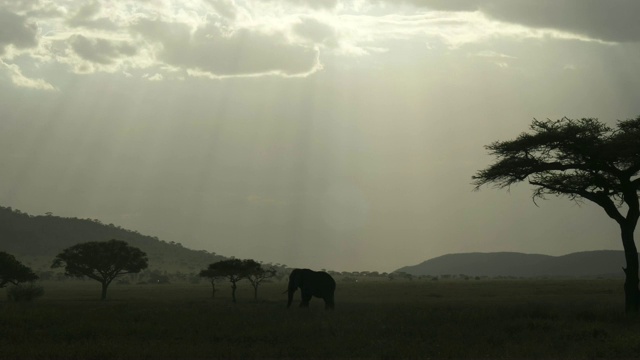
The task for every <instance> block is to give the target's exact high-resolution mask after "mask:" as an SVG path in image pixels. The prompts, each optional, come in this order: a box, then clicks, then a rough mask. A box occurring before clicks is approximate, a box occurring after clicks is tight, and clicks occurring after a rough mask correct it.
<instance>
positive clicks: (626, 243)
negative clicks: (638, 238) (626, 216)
mask: <svg viewBox="0 0 640 360" xmlns="http://www.w3.org/2000/svg"><path fill="white" fill-rule="evenodd" d="M620 228H621V230H622V246H623V247H624V257H625V260H626V262H627V267H626V268H622V270H624V274H625V281H624V296H625V298H624V300H625V312H626V313H627V314H637V313H638V310H639V307H640V289H639V288H638V283H639V282H640V281H639V279H638V271H639V270H640V269H639V267H638V249H637V248H636V243H635V241H634V239H633V232H634V230H635V224H633V225H629V224H621V225H620Z"/></svg>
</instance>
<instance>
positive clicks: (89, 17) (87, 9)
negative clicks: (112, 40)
mask: <svg viewBox="0 0 640 360" xmlns="http://www.w3.org/2000/svg"><path fill="white" fill-rule="evenodd" d="M101 10H102V6H101V5H100V3H99V2H97V1H94V2H91V3H89V4H87V5H85V6H83V7H81V8H80V9H79V10H78V12H77V13H76V14H75V15H74V16H73V17H72V18H70V19H69V20H68V21H67V23H68V24H69V25H70V26H72V27H85V28H90V29H105V30H116V29H117V26H116V24H114V23H113V22H112V21H111V20H110V19H109V18H107V17H104V16H103V17H99V15H100V13H101Z"/></svg>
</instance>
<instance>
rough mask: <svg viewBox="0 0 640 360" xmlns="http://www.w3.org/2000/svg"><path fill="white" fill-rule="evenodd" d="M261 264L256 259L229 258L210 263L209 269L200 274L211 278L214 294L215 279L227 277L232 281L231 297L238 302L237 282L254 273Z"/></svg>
mask: <svg viewBox="0 0 640 360" xmlns="http://www.w3.org/2000/svg"><path fill="white" fill-rule="evenodd" d="M256 265H257V266H258V267H259V266H260V264H258V263H257V262H255V261H254V260H240V259H229V260H223V261H218V262H215V263H212V264H209V266H208V267H207V269H205V270H202V271H200V276H202V277H207V278H209V279H210V280H211V285H212V286H213V294H215V283H214V281H215V279H217V278H226V279H227V280H229V282H231V299H232V300H233V302H234V303H235V302H236V289H237V287H238V286H237V285H236V283H237V282H238V281H240V280H242V279H246V278H248V277H249V275H250V274H252V273H253V272H254V270H255V268H256Z"/></svg>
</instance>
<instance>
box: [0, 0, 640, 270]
mask: <svg viewBox="0 0 640 360" xmlns="http://www.w3.org/2000/svg"><path fill="white" fill-rule="evenodd" d="M637 14H640V2H638V1H633V0H628V1H624V0H612V1H597V0H565V1H552V0H546V1H540V0H489V1H474V0H468V1H466V0H458V1H444V0H422V1H420V0H413V1H411V0H406V1H391V0H388V1H385V0H376V1H374V0H371V1H364V0H353V1H342V0H326V1H319V0H262V1H243V0H220V1H215V0H193V1H184V0H181V1H177V0H175V1H174V0H157V1H156V0H146V1H143V0H119V1H94V2H89V1H70V0H69V1H65V0H54V1H50V0H22V1H15V0H4V1H3V0H0V175H1V177H0V205H3V206H11V207H14V208H16V209H20V210H22V211H25V212H29V213H32V214H44V213H45V212H52V213H53V214H54V215H58V216H68V217H80V218H96V219H100V220H101V221H103V222H105V223H114V224H117V225H120V226H122V227H125V228H128V229H132V230H138V231H140V232H141V233H143V234H148V235H154V236H158V237H159V238H161V239H163V240H166V241H176V242H180V243H182V244H183V245H184V246H186V247H189V248H193V249H206V250H208V251H215V252H216V253H218V254H221V255H225V256H236V257H239V258H253V259H257V260H261V261H265V262H277V263H285V264H287V265H289V266H293V267H309V268H316V269H320V268H326V269H332V270H378V271H392V270H395V269H397V268H399V267H401V266H405V265H413V264H416V263H419V262H421V261H424V260H426V259H429V258H433V257H436V256H439V255H443V254H448V253H456V252H475V251H481V252H490V251H518V252H527V253H539V254H549V255H561V254H566V253H569V252H574V251H583V250H598V249H622V247H621V244H620V237H619V233H618V232H619V230H618V228H617V225H616V224H615V223H614V222H613V221H612V220H610V219H609V218H607V216H606V214H605V213H604V211H602V210H601V209H600V208H598V207H596V206H594V205H591V204H583V205H582V206H578V205H577V204H575V203H571V202H570V201H568V200H566V199H549V200H548V201H545V202H539V207H536V206H535V205H534V204H533V203H532V201H531V199H530V195H531V192H530V188H529V187H528V186H526V185H524V184H523V185H521V186H518V187H515V188H512V189H511V192H505V191H499V190H494V189H491V188H485V189H482V190H481V191H480V192H473V186H472V185H471V184H470V183H471V176H472V175H473V174H474V173H475V172H476V171H477V170H479V169H481V168H483V167H485V166H487V165H488V164H489V163H490V162H491V161H492V160H493V159H492V158H491V157H489V155H488V154H487V153H486V152H485V150H484V148H483V146H484V145H486V144H489V143H490V142H492V141H495V140H507V139H512V138H515V137H516V136H517V135H518V134H519V133H520V132H523V131H525V130H527V128H528V125H529V124H530V122H531V120H532V119H533V118H538V119H545V118H551V119H557V118H561V117H563V116H567V117H570V118H581V117H597V118H600V119H601V120H604V121H607V122H610V123H612V124H613V123H615V121H616V120H618V119H627V118H632V117H636V116H637V115H639V114H640V102H639V101H638V92H639V90H640V71H638V69H640V43H639V41H640V25H639V24H640V23H639V22H638V21H637Z"/></svg>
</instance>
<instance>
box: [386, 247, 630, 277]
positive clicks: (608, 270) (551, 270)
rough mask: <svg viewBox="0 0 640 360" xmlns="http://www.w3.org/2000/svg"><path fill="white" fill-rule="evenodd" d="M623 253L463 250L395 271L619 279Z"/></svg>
mask: <svg viewBox="0 0 640 360" xmlns="http://www.w3.org/2000/svg"><path fill="white" fill-rule="evenodd" d="M623 264H624V252H623V251H615V250H600V251H585V252H578V253H572V254H567V255H563V256H550V255H540V254H522V253H516V252H495V253H464V254H449V255H443V256H439V257H436V258H433V259H430V260H427V261H424V262H423V263H420V264H418V265H413V266H405V267H402V268H400V269H398V270H396V273H397V272H405V273H408V274H411V275H414V276H424V275H430V276H443V275H449V276H451V275H457V274H466V275H468V276H486V277H514V278H516V277H528V278H531V277H538V278H541V277H577V278H582V277H585V278H586V277H589V278H597V277H606V278H621V277H622V276H623V275H624V274H623V273H622V271H620V268H621V267H622V265H623Z"/></svg>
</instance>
